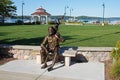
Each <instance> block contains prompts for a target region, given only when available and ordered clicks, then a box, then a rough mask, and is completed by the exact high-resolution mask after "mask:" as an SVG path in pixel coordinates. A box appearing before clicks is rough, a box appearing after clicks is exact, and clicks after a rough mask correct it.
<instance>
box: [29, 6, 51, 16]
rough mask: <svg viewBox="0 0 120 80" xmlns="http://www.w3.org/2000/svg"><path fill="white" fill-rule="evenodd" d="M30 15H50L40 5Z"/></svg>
mask: <svg viewBox="0 0 120 80" xmlns="http://www.w3.org/2000/svg"><path fill="white" fill-rule="evenodd" d="M31 15H50V14H49V13H48V12H46V10H45V9H44V8H42V7H40V8H38V9H37V10H36V12H34V13H32V14H31Z"/></svg>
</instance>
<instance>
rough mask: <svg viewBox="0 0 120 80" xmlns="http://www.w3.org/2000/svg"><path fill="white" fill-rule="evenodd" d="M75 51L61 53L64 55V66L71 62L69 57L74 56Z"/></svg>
mask: <svg viewBox="0 0 120 80" xmlns="http://www.w3.org/2000/svg"><path fill="white" fill-rule="evenodd" d="M76 53H77V51H74V50H68V51H65V52H64V53H63V56H64V57H65V66H67V67H68V66H70V64H71V57H75V56H76Z"/></svg>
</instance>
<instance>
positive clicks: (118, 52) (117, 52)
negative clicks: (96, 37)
mask: <svg viewBox="0 0 120 80" xmlns="http://www.w3.org/2000/svg"><path fill="white" fill-rule="evenodd" d="M111 57H112V58H114V59H115V60H118V59H119V58H120V41H118V42H117V44H116V48H114V49H113V50H112V52H111Z"/></svg>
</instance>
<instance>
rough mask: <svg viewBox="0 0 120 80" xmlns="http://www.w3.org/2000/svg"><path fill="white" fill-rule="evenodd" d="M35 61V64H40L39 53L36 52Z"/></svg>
mask: <svg viewBox="0 0 120 80" xmlns="http://www.w3.org/2000/svg"><path fill="white" fill-rule="evenodd" d="M36 63H37V64H42V61H41V55H40V54H37V55H36Z"/></svg>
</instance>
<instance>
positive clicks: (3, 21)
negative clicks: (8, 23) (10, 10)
mask: <svg viewBox="0 0 120 80" xmlns="http://www.w3.org/2000/svg"><path fill="white" fill-rule="evenodd" d="M2 23H3V24H4V23H5V16H4V15H2Z"/></svg>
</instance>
